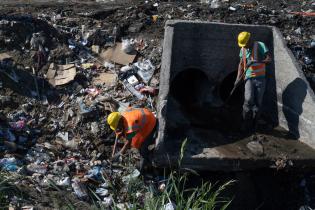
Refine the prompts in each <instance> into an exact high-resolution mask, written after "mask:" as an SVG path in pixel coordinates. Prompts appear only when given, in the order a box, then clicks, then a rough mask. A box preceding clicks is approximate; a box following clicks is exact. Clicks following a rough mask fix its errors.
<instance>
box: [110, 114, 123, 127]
mask: <svg viewBox="0 0 315 210" xmlns="http://www.w3.org/2000/svg"><path fill="white" fill-rule="evenodd" d="M120 118H121V114H120V113H119V112H112V113H110V115H108V117H107V123H108V125H109V127H110V128H111V129H112V130H116V129H117V126H118V123H119V120H120Z"/></svg>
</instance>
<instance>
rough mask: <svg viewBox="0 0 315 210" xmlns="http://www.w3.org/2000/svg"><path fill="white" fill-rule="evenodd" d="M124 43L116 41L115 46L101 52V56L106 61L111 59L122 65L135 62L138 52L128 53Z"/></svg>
mask: <svg viewBox="0 0 315 210" xmlns="http://www.w3.org/2000/svg"><path fill="white" fill-rule="evenodd" d="M121 46H122V44H121V43H120V42H118V43H116V45H115V47H113V48H109V49H107V50H105V51H103V52H102V53H101V54H100V57H101V58H102V59H104V60H105V61H111V62H114V63H118V64H121V65H128V64H130V63H133V61H134V60H135V58H136V55H137V53H136V52H134V53H133V54H127V53H125V52H124V51H123V50H122V47H121Z"/></svg>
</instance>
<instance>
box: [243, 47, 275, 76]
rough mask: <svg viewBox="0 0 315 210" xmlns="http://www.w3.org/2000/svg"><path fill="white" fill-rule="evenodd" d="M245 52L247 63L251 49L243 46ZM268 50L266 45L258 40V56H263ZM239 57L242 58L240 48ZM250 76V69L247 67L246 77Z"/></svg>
mask: <svg viewBox="0 0 315 210" xmlns="http://www.w3.org/2000/svg"><path fill="white" fill-rule="evenodd" d="M245 52H246V63H249V61H250V60H251V55H252V49H248V48H245ZM268 52H269V50H268V48H267V47H266V45H265V44H264V43H263V42H258V53H259V56H258V57H260V58H265V55H266V53H268ZM239 56H240V59H241V60H242V59H243V50H242V48H241V50H240V54H239ZM250 77H251V71H249V69H246V78H250Z"/></svg>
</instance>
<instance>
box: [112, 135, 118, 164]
mask: <svg viewBox="0 0 315 210" xmlns="http://www.w3.org/2000/svg"><path fill="white" fill-rule="evenodd" d="M117 142H118V135H116V138H115V143H114V147H113V152H112V158H113V157H114V155H115V152H116V146H117Z"/></svg>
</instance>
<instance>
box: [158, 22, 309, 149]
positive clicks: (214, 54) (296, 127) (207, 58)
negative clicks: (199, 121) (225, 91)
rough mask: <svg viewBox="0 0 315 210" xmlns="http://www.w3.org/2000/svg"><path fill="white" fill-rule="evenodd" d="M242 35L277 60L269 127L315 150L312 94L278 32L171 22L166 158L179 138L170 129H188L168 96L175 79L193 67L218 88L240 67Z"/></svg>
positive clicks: (163, 113)
mask: <svg viewBox="0 0 315 210" xmlns="http://www.w3.org/2000/svg"><path fill="white" fill-rule="evenodd" d="M241 31H249V32H251V34H252V38H253V39H254V40H257V41H262V42H264V43H266V45H267V47H268V48H269V50H270V53H271V55H272V58H273V62H272V63H271V64H270V65H268V67H267V72H268V73H267V78H268V81H267V88H266V94H265V97H264V109H263V113H264V115H265V116H267V118H268V119H269V123H270V124H272V125H274V126H276V125H278V124H279V125H280V126H282V127H284V128H286V129H289V130H290V131H291V132H292V133H293V134H294V135H295V136H296V137H297V138H299V140H300V141H302V142H305V143H307V144H308V145H310V146H312V147H314V148H315V137H314V131H315V130H314V122H313V120H315V118H314V117H315V116H314V115H315V106H314V105H315V104H314V94H313V91H312V90H311V89H310V87H309V84H308V82H307V81H306V79H305V78H304V76H303V73H302V72H301V70H300V68H299V66H298V65H297V63H296V61H295V59H294V57H293V56H292V54H291V52H290V51H289V50H288V48H287V47H286V46H285V43H284V42H283V38H282V36H281V34H280V33H279V31H278V30H277V29H276V28H274V27H268V26H256V25H238V24H223V23H209V22H192V21H176V20H172V21H168V22H167V23H166V26H165V37H164V48H163V56H162V67H161V75H160V94H159V104H158V118H159V122H160V127H159V135H158V140H157V153H160V154H163V151H165V148H163V147H164V146H165V142H167V141H173V140H175V139H174V138H176V136H172V135H170V134H169V133H168V132H169V130H168V129H167V128H172V129H173V131H174V129H175V131H176V128H180V129H181V130H183V129H185V126H186V127H187V126H189V123H188V122H186V121H185V118H184V117H183V116H182V113H181V112H180V111H179V109H178V107H177V106H178V104H177V102H176V101H174V99H173V97H171V96H170V85H171V84H172V81H173V80H174V78H175V77H176V76H177V75H178V74H179V73H180V72H182V71H185V70H186V69H189V68H193V69H199V70H201V71H203V72H204V73H205V74H206V76H207V78H208V80H209V84H210V85H211V86H213V87H214V86H216V85H218V84H219V83H220V82H221V81H222V80H223V79H224V78H225V77H226V76H227V75H228V74H230V73H231V72H233V71H235V70H236V69H237V65H238V62H239V57H238V55H239V50H240V48H239V47H238V45H237V35H238V34H239V33H240V32H241ZM187 85H189V84H187ZM216 97H218V96H216ZM172 129H171V130H172ZM178 137H180V136H178Z"/></svg>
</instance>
